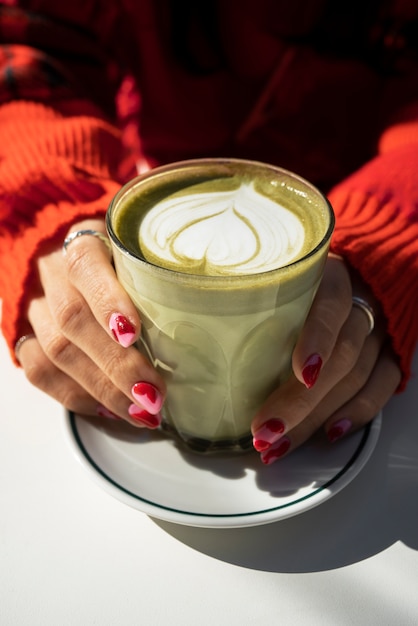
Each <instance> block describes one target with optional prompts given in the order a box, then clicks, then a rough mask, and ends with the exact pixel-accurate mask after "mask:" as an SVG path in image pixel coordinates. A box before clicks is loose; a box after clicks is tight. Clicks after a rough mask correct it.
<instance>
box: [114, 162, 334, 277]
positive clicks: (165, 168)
mask: <svg viewBox="0 0 418 626" xmlns="http://www.w3.org/2000/svg"><path fill="white" fill-rule="evenodd" d="M207 164H209V165H210V164H219V165H220V166H222V164H225V165H228V164H232V165H233V164H237V165H240V164H241V165H246V166H254V167H259V168H262V169H265V170H271V171H272V172H273V173H279V174H281V175H283V176H287V177H289V179H293V180H295V181H298V182H300V183H301V184H302V185H303V186H305V187H307V188H308V189H310V190H311V192H312V193H313V194H314V195H315V196H316V197H318V198H319V199H320V200H322V201H323V204H324V207H325V208H326V209H327V211H328V217H329V221H328V227H327V229H326V231H325V233H324V235H323V237H322V238H321V240H320V241H319V242H318V243H317V244H316V246H315V247H314V248H312V249H311V250H309V252H307V253H306V254H304V255H303V256H302V257H300V258H299V259H297V260H296V261H292V262H291V263H288V264H286V265H283V266H281V267H278V268H275V269H270V270H266V271H265V272H257V273H254V274H234V275H228V276H223V275H222V276H208V275H202V274H193V273H189V272H179V271H177V270H173V269H169V268H165V267H160V266H159V265H155V264H153V263H150V262H149V261H147V260H145V259H144V258H143V257H141V256H140V255H139V254H134V253H133V252H132V251H131V250H128V249H127V248H126V247H125V246H124V244H123V243H122V242H121V241H120V239H119V237H118V236H117V235H116V233H115V231H114V228H113V225H112V214H113V211H114V210H115V208H116V207H117V205H118V203H119V201H120V200H121V199H122V198H123V197H124V196H125V195H126V193H128V192H129V191H131V190H133V189H134V188H135V187H136V186H137V185H139V184H141V183H143V182H144V181H146V180H147V179H148V178H153V177H154V176H155V175H159V174H164V173H166V172H167V173H169V172H172V171H174V170H176V169H185V168H192V167H198V166H200V165H207ZM334 227H335V215H334V211H333V208H332V206H331V203H330V202H329V200H328V198H327V197H326V196H325V194H324V193H322V191H320V190H319V189H318V188H317V187H316V186H315V185H314V184H313V183H310V182H309V181H308V180H306V179H305V178H303V177H302V176H299V174H296V173H295V172H292V171H290V170H287V169H285V168H282V167H279V166H277V165H272V164H269V163H263V162H262V161H253V160H249V159H238V158H228V157H219V158H217V157H210V158H201V159H188V160H183V161H174V162H172V163H168V164H166V165H160V166H157V167H154V168H152V169H150V170H147V171H146V172H144V173H142V174H138V176H135V177H134V178H132V179H131V180H129V181H128V182H126V183H125V184H124V185H123V186H122V187H121V188H120V189H119V191H118V192H117V193H116V194H115V195H114V197H113V198H112V200H111V201H110V204H109V206H108V209H107V211H106V229H107V233H108V236H109V238H110V240H111V242H112V244H113V245H114V246H115V247H116V248H117V249H118V250H119V251H120V252H121V253H122V254H123V255H124V256H127V257H129V258H130V259H133V260H134V261H135V262H137V263H139V264H141V265H146V266H148V267H150V268H153V270H154V271H157V272H159V273H162V274H165V275H166V276H167V277H168V276H171V277H173V278H176V279H179V280H181V281H186V282H187V281H188V280H190V281H193V282H195V281H196V280H197V279H198V280H199V281H200V282H204V283H205V284H210V283H215V284H217V285H220V284H222V283H225V284H230V283H233V282H235V281H237V280H239V281H243V280H244V281H246V280H248V281H249V280H252V281H254V280H256V278H257V277H265V278H266V277H268V276H272V275H273V274H276V273H278V272H279V273H286V272H287V271H290V270H292V269H296V268H297V267H298V266H299V265H300V264H301V263H304V262H306V261H307V260H308V259H309V258H311V257H313V256H315V255H316V254H317V253H318V252H319V251H320V250H321V249H323V248H324V246H325V245H326V244H327V242H328V241H330V239H331V236H332V233H333V231H334Z"/></svg>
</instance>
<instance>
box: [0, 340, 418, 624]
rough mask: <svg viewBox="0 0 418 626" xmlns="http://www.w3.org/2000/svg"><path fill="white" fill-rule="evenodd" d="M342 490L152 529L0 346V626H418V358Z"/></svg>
mask: <svg viewBox="0 0 418 626" xmlns="http://www.w3.org/2000/svg"><path fill="white" fill-rule="evenodd" d="M414 371H415V378H413V379H412V380H411V383H410V385H409V387H408V389H407V391H406V392H405V393H403V394H402V395H399V396H397V397H395V398H393V399H392V400H391V402H390V403H389V405H388V406H387V407H386V408H385V410H384V416H383V427H382V432H381V435H380V438H379V441H378V444H377V447H376V448H375V450H374V452H373V455H372V457H371V458H370V460H369V461H368V463H367V464H366V466H365V467H364V468H363V469H362V471H361V472H360V474H359V475H358V476H356V478H355V479H354V480H353V482H351V483H350V484H349V485H348V486H347V487H345V488H344V489H343V490H342V491H341V492H339V493H338V494H337V495H335V496H334V497H333V498H331V499H330V500H327V501H326V502H324V503H323V504H321V505H320V506H318V507H316V508H314V509H311V510H309V511H307V512H305V513H303V514H301V515H298V516H297V517H293V518H289V519H285V520H282V521H279V522H275V523H272V524H268V525H265V526H257V527H253V528H238V529H202V528H192V527H187V526H180V525H176V524H172V523H168V522H159V521H157V520H154V519H151V518H149V517H148V516H147V515H145V514H144V513H141V512H140V511H137V510H135V509H133V508H131V507H129V506H127V505H126V504H124V503H123V502H120V501H119V500H117V499H115V498H113V497H112V496H111V495H109V494H108V493H107V492H106V491H104V490H103V489H102V488H101V487H100V486H99V485H98V484H96V482H95V481H93V480H91V478H90V476H89V475H88V472H86V470H85V468H84V467H83V466H82V465H81V464H80V463H79V462H78V460H77V459H76V456H75V454H74V451H73V449H72V447H71V445H70V444H69V439H68V434H67V431H66V428H65V414H64V411H63V409H62V408H61V407H60V406H59V405H58V404H56V403H55V402H54V401H53V400H51V399H50V398H48V397H47V396H45V395H44V394H42V393H41V392H39V391H37V390H36V389H34V388H33V387H31V386H30V385H29V383H28V382H27V381H26V379H25V378H24V375H23V373H22V372H21V371H20V370H17V369H16V368H15V367H14V366H12V365H11V364H10V362H9V357H8V354H7V351H6V347H5V343H4V340H3V339H2V338H0V380H1V383H0V393H1V405H0V406H1V426H0V507H1V509H0V513H1V514H0V624H1V625H2V626H15V625H25V626H26V625H28V626H36V625H38V624H39V625H42V626H48V625H51V626H52V625H53V626H66V625H71V626H72V625H77V626H90V625H93V624H94V625H96V624H97V625H99V626H106V625H109V626H114V625H116V624H117V625H118V626H130V625H135V626H136V625H141V626H142V625H143V626H148V625H149V626H154V625H155V626H159V625H166V624H167V625H170V626H172V625H174V626H176V625H178V624H181V625H185V626H188V625H190V626H192V625H193V626H195V625H199V626H206V625H207V626H209V625H210V626H214V625H215V626H216V625H219V626H224V625H228V626H234V625H235V624H236V625H238V624H239V625H242V626H251V625H257V626H260V625H264V624H290V625H299V624H301V625H305V624H306V625H308V626H315V625H318V626H328V625H329V626H341V625H344V626H345V625H349V624H350V625H351V624H352V625H355V626H362V625H363V624H364V625H365V626H366V625H367V626H370V625H374V624H376V625H378V626H384V625H386V624H387V625H390V626H393V625H395V624H396V625H398V626H406V625H411V626H412V625H414V626H416V624H418V381H417V373H418V358H416V359H415V364H414Z"/></svg>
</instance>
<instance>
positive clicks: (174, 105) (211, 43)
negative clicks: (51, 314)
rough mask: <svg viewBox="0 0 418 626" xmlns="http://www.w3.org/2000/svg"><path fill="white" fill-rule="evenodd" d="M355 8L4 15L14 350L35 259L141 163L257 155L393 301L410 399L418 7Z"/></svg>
mask: <svg viewBox="0 0 418 626" xmlns="http://www.w3.org/2000/svg"><path fill="white" fill-rule="evenodd" d="M337 4H338V7H336V5H337ZM346 4H349V5H350V6H349V7H343V6H342V5H341V4H340V3H335V2H332V1H331V0H293V1H292V2H291V3H288V2H285V1H284V0H283V1H281V0H258V1H257V3H250V2H242V1H239V2H235V1H234V0H229V1H228V2H220V1H218V2H217V1H216V0H202V2H198V3H188V2H183V1H180V0H177V1H176V2H174V1H172V2H170V0H161V2H153V1H152V0H137V1H136V2H135V0H118V1H117V2H116V1H113V0H74V1H72V2H65V3H64V2H63V3H59V2H56V1H55V0H21V1H20V0H4V1H2V0H0V44H1V47H0V103H1V106H0V220H1V230H0V259H1V271H0V296H1V297H2V299H3V313H2V329H3V334H4V336H5V338H6V340H7V341H8V343H9V346H10V348H11V350H12V349H13V346H14V343H15V341H16V340H17V338H18V337H19V336H20V335H21V334H23V333H24V332H25V331H26V330H27V326H26V324H27V322H26V321H25V306H26V302H27V298H28V294H29V293H30V289H31V285H32V284H33V281H34V280H35V278H36V275H35V274H34V272H33V259H34V258H35V256H36V255H37V254H39V253H40V252H41V251H42V250H43V249H45V246H46V245H48V244H49V243H50V242H51V241H60V240H62V238H63V235H64V233H65V232H66V230H67V229H68V227H69V226H70V224H71V223H73V222H74V221H78V220H80V219H83V218H86V217H92V216H102V215H103V214H104V212H105V211H106V208H107V205H108V203H109V200H110V198H111V197H112V196H113V195H114V193H115V191H116V190H117V189H118V188H119V186H120V184H121V183H122V182H124V181H125V180H126V179H127V178H129V177H130V176H132V175H133V174H134V172H135V164H139V166H140V167H144V166H146V165H148V166H149V165H151V166H152V165H154V164H160V163H166V162H169V161H172V160H179V159H184V158H192V157H202V156H214V155H216V156H236V157H248V158H253V159H258V160H263V161H269V162H272V163H276V164H278V165H280V166H282V167H285V168H288V169H292V170H294V171H296V172H298V173H299V174H301V175H302V176H305V177H306V178H308V179H310V180H311V181H312V182H314V183H315V184H317V185H318V187H320V188H321V189H322V190H323V191H324V192H325V193H327V194H328V196H329V199H330V200H331V203H332V204H333V207H334V210H335V213H336V218H337V219H336V230H335V234H334V238H333V242H332V248H333V250H334V251H335V252H337V253H339V254H341V255H343V256H344V257H345V258H347V259H348V260H349V262H350V263H351V264H352V265H353V266H354V267H355V268H357V269H358V270H359V271H360V273H361V274H362V275H363V277H364V278H365V280H366V281H367V282H368V283H369V284H370V285H371V287H372V289H373V291H374V293H375V295H376V296H377V298H378V299H379V300H380V302H381V303H382V306H383V309H384V312H385V314H386V316H387V319H388V330H389V334H390V336H391V337H392V340H393V345H394V348H395V350H396V352H397V354H398V355H399V358H400V363H401V367H402V371H403V383H402V385H404V384H405V382H406V381H407V379H408V377H409V376H410V364H411V358H412V354H413V352H414V348H415V344H416V340H417V337H418V305H417V289H416V284H417V277H418V176H417V164H418V80H417V78H418V52H417V48H416V45H417V44H416V42H417V41H418V36H417V32H418V27H417V24H418V0H398V1H392V2H390V1H389V2H388V1H386V2H382V3H379V2H377V1H376V2H372V3H369V4H370V5H372V6H370V7H369V6H368V5H367V6H365V3H364V2H363V3H362V4H360V2H359V1H358V0H352V2H350V3H344V5H346ZM366 4H367V3H366ZM253 5H254V6H253ZM157 7H158V10H157ZM341 12H342V13H341ZM12 351H13V350H12Z"/></svg>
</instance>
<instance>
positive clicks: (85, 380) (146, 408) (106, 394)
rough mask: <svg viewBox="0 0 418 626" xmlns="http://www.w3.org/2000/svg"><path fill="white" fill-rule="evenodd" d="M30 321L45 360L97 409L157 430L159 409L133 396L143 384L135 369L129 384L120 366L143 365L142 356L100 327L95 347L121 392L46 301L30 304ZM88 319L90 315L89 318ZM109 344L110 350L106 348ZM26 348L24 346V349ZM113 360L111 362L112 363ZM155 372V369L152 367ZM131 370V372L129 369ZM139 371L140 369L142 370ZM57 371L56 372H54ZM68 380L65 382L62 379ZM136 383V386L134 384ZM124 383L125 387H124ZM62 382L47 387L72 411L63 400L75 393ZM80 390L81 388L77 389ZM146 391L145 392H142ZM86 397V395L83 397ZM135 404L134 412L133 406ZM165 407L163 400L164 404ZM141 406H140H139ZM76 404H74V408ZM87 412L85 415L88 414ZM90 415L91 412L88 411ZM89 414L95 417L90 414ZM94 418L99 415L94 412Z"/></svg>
mask: <svg viewBox="0 0 418 626" xmlns="http://www.w3.org/2000/svg"><path fill="white" fill-rule="evenodd" d="M28 316H29V320H30V322H31V325H32V328H33V329H34V331H35V333H36V335H37V338H38V341H39V343H40V345H41V346H42V350H43V352H44V353H45V357H46V359H47V361H48V362H49V363H51V364H52V365H53V366H54V367H55V368H56V369H57V370H58V371H59V372H61V373H64V374H66V375H67V377H68V378H70V380H72V381H75V382H76V383H77V384H78V386H79V387H81V388H82V389H83V390H84V391H85V392H87V394H88V395H89V396H91V397H92V398H95V400H96V405H97V403H99V404H100V405H102V406H104V407H107V409H109V410H110V411H111V412H112V413H114V414H115V415H118V416H120V417H121V418H122V419H125V420H126V421H128V422H130V423H131V424H133V425H136V426H144V425H145V426H148V427H151V428H156V427H157V426H159V424H160V422H161V415H160V414H159V410H160V408H161V407H160V405H159V406H155V404H156V402H155V401H154V404H153V406H150V404H151V403H150V402H148V403H147V399H146V398H145V401H142V402H141V399H142V398H138V397H135V396H133V395H132V388H133V387H134V386H135V385H138V384H139V385H141V384H142V385H144V383H142V381H138V379H137V378H135V377H134V376H138V372H137V371H136V370H135V368H133V367H132V368H131V369H132V370H133V372H131V374H132V376H133V381H134V383H133V384H132V381H131V382H127V381H126V380H125V376H124V374H123V372H124V370H123V367H121V366H120V364H121V363H124V362H125V361H126V360H127V358H128V360H129V358H130V359H131V361H135V357H137V359H139V360H140V361H141V360H142V361H144V362H145V359H144V358H143V357H142V356H141V355H139V353H138V351H137V350H135V349H134V348H132V349H130V350H128V351H126V350H125V349H124V348H122V347H121V346H118V345H117V344H115V343H114V342H113V341H112V340H111V339H110V338H109V337H108V336H107V334H106V333H105V332H104V331H103V329H102V328H101V327H100V326H98V325H97V323H96V322H95V321H94V324H95V326H96V327H97V329H96V330H97V335H96V341H95V343H96V344H97V345H98V346H100V351H101V352H104V353H105V354H106V355H107V358H108V362H109V366H108V370H109V371H110V370H112V372H113V370H114V372H115V375H114V376H113V378H116V380H117V381H118V382H121V381H122V382H121V385H122V387H123V388H122V389H121V388H119V386H118V385H117V384H115V382H114V380H112V378H111V377H110V376H109V371H108V372H106V371H104V369H103V368H102V367H100V366H98V365H97V364H96V363H95V362H94V360H92V359H91V358H90V357H89V356H88V355H87V354H86V353H85V352H84V351H83V350H80V349H79V348H78V346H77V345H76V344H74V343H73V342H72V341H71V340H69V339H68V338H67V337H66V336H65V335H63V333H62V332H61V329H60V328H59V326H58V325H57V324H56V322H55V320H54V318H53V317H52V315H51V314H50V312H49V308H48V306H47V303H46V299H45V298H38V299H34V300H32V301H31V304H30V306H29V310H28ZM87 316H88V314H87ZM106 343H107V347H106ZM22 348H23V346H22ZM112 351H113V352H118V353H119V355H118V356H119V358H117V357H114V358H112ZM109 357H110V359H109ZM49 363H47V364H46V366H45V369H46V370H47V371H49V369H48V368H50V366H49ZM110 363H112V364H113V366H114V367H113V368H111V366H110ZM149 367H150V368H151V370H152V371H153V368H152V367H151V366H149ZM128 369H129V368H128ZM139 369H140V368H139ZM54 371H55V370H54ZM63 380H66V379H63ZM135 381H136V382H135ZM123 383H124V384H123ZM35 384H37V386H40V387H41V388H43V389H45V387H46V383H45V382H43V381H40V382H38V383H35ZM59 384H60V380H54V379H52V380H51V381H50V383H48V389H49V390H50V394H51V395H53V396H54V397H59V398H60V401H61V402H63V403H64V406H67V407H69V406H70V405H69V403H68V401H67V400H65V399H62V397H63V394H66V393H67V392H68V393H70V392H71V391H72V390H71V389H70V388H69V387H68V385H67V386H66V387H65V388H64V389H58V387H59ZM76 389H78V387H76ZM142 391H143V390H142ZM146 391H147V392H148V394H149V393H150V390H149V389H147V387H145V392H146ZM145 392H144V391H143V394H144V393H145ZM82 395H83V394H82ZM134 403H135V408H134V409H133V408H132V407H133V405H134ZM161 403H162V400H161ZM137 405H139V406H137ZM72 406H74V403H72V404H71V407H72ZM86 410H87V408H84V409H83V411H84V412H86ZM89 411H91V409H89ZM89 414H92V413H91V412H89ZM93 414H96V411H94V413H93Z"/></svg>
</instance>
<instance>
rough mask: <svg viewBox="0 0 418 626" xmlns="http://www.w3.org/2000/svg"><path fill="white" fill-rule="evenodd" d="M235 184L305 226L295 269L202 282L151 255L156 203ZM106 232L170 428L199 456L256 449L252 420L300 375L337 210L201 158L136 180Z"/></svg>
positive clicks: (248, 164)
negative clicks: (151, 214)
mask: <svg viewBox="0 0 418 626" xmlns="http://www.w3.org/2000/svg"><path fill="white" fill-rule="evenodd" d="M235 180H238V181H243V180H244V181H246V183H248V181H251V184H253V185H254V188H257V193H259V194H261V196H262V197H263V198H264V197H268V198H269V200H270V201H272V204H273V206H274V205H275V204H277V206H278V207H280V206H283V207H286V209H288V210H289V211H290V212H291V213H292V214H294V215H296V216H297V217H298V220H299V222H300V223H301V224H302V226H303V229H304V237H305V240H304V247H303V250H302V252H301V253H300V255H299V256H298V257H297V258H296V260H293V261H291V262H289V263H286V264H285V265H284V266H282V267H278V268H276V269H269V270H268V271H263V267H261V269H260V270H258V271H255V272H254V271H252V272H251V273H238V274H237V273H230V274H228V273H227V274H222V275H204V274H202V273H196V272H195V270H194V269H193V267H190V266H185V267H184V268H181V271H178V270H176V269H172V268H170V269H167V267H162V266H159V265H158V264H157V263H156V262H155V261H153V262H150V261H149V260H146V258H144V255H143V253H142V251H141V247H140V243H139V239H138V232H139V228H140V224H141V221H142V219H143V217H144V216H145V215H146V214H147V213H148V211H149V210H150V209H151V208H152V207H153V206H155V204H157V203H159V202H162V201H164V200H166V199H167V198H170V197H171V196H173V195H174V196H178V195H179V194H180V196H181V195H183V197H184V196H186V197H187V194H188V189H189V188H190V189H192V191H193V192H194V191H195V190H196V185H198V186H199V185H203V188H204V189H205V190H209V193H212V192H215V193H216V192H217V190H218V189H221V190H224V189H225V188H226V187H228V185H230V184H231V183H230V181H235ZM234 184H235V183H234ZM197 188H198V189H199V187H197ZM190 193H192V192H190ZM263 202H264V200H263ZM254 210H255V211H257V206H254ZM278 210H279V209H278ZM273 213H274V208H273ZM232 218H233V219H235V218H236V215H235V213H234V214H232ZM237 219H238V218H237ZM244 222H245V220H244ZM244 222H243V221H242V220H241V221H240V222H239V224H238V222H237V228H238V227H239V228H241V227H242V226H243V223H244ZM106 225H107V230H108V234H109V237H110V241H111V243H112V248H113V254H114V263H115V269H116V273H117V276H118V279H119V281H120V283H121V284H122V286H123V287H124V289H125V290H126V291H127V292H128V294H129V296H130V297H131V298H132V300H133V302H134V303H135V305H136V307H137V309H138V311H139V315H140V317H141V321H142V332H141V337H140V340H139V342H138V348H139V350H141V351H142V352H143V353H144V354H145V355H146V356H147V357H148V358H149V359H150V361H151V362H152V363H153V365H154V366H155V367H156V369H157V370H158V371H159V372H160V374H161V375H162V376H163V378H164V379H165V381H166V384H167V398H166V401H165V404H164V407H163V410H162V415H163V423H162V428H163V429H164V430H166V431H167V432H169V433H170V434H171V435H173V436H175V437H176V438H177V439H180V440H181V441H182V442H183V443H184V444H185V445H186V446H188V448H190V449H192V450H194V451H197V452H217V451H226V452H243V451H246V450H250V449H252V437H251V433H250V425H251V421H252V419H253V417H254V416H255V414H256V412H257V411H258V410H259V408H260V407H261V405H262V404H263V402H264V401H265V400H266V398H267V397H268V396H269V394H270V393H271V392H272V391H273V390H274V389H276V388H277V387H278V386H279V385H281V384H282V383H283V381H285V380H286V379H287V378H288V376H289V374H290V372H291V358H292V351H293V348H294V346H295V343H296V340H297V337H298V335H299V333H300V330H301V328H302V326H303V324H304V321H305V319H306V316H307V314H308V312H309V309H310V306H311V303H312V300H313V297H314V295H315V292H316V290H317V287H318V285H319V282H320V280H321V277H322V273H323V268H324V263H325V260H326V257H327V252H328V247H329V242H330V237H331V234H332V232H333V228H334V214H333V211H332V208H331V206H330V204H329V203H328V201H327V200H326V198H325V197H324V196H323V194H322V193H321V192H320V191H319V190H317V189H316V188H315V187H314V186H313V185H312V184H310V183H309V182H307V181H306V180H304V179H302V178H301V177H299V176H297V175H296V174H294V173H292V172H289V171H286V170H283V169H281V168H278V167H274V166H271V165H268V164H264V163H258V162H252V161H245V160H241V159H221V158H219V159H216V158H214V159H198V160H194V161H183V162H179V163H173V164H170V165H168V166H163V167H159V168H155V169H153V170H150V171H149V172H147V173H145V174H142V175H140V176H138V177H136V178H134V179H133V180H131V181H130V182H128V183H127V184H126V185H125V186H124V187H122V188H121V190H120V191H119V192H118V193H117V194H116V196H115V197H114V199H113V200H112V202H111V204H110V206H109V209H108V211H107V215H106ZM244 226H245V223H244ZM239 228H238V230H239ZM230 231H231V232H227V233H225V232H224V233H223V235H224V236H225V235H226V236H228V237H230V238H232V239H231V241H234V237H235V235H234V233H235V230H234V222H232V226H231V228H230ZM200 232H204V231H202V230H201V231H200ZM266 232H268V228H267V231H266ZM270 243H271V241H270ZM273 244H274V245H273V248H274V246H275V245H276V243H275V240H273ZM277 245H279V241H278V240H277ZM261 247H262V246H261Z"/></svg>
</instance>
